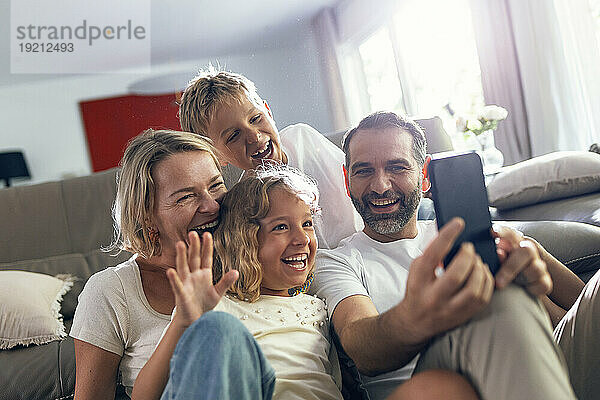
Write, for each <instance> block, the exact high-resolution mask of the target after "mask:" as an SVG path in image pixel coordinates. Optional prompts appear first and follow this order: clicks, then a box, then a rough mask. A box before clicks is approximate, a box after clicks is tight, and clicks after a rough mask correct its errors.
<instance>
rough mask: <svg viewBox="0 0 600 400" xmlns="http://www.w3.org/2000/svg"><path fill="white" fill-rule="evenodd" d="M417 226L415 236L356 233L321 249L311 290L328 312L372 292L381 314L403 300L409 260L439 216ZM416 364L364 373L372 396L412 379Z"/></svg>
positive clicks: (432, 230) (423, 244) (425, 242)
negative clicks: (381, 237)
mask: <svg viewBox="0 0 600 400" xmlns="http://www.w3.org/2000/svg"><path fill="white" fill-rule="evenodd" d="M417 227H418V234H417V236H416V237H415V238H414V239H402V240H397V241H395V242H390V243H381V242H378V241H376V240H373V239H371V238H370V237H368V236H367V235H366V234H365V233H364V232H357V233H355V234H354V235H352V236H351V237H349V238H347V239H344V240H342V242H341V243H340V245H339V247H338V248H336V249H334V250H325V249H319V250H318V251H317V259H316V272H315V279H314V281H313V284H312V286H311V292H314V293H316V295H317V296H319V297H324V298H325V299H326V300H327V305H328V306H329V315H330V317H331V315H332V314H333V312H334V310H335V307H336V306H337V305H338V304H339V303H340V301H342V300H344V299H345V298H347V297H350V296H354V295H364V296H368V297H370V298H371V300H372V301H373V304H374V305H375V307H376V308H377V311H378V312H379V313H380V314H381V313H384V312H385V311H387V310H389V309H390V308H392V307H394V306H395V305H396V304H398V303H399V302H400V301H402V299H403V298H404V294H405V293H406V281H407V278H408V270H409V267H410V264H411V263H412V261H413V260H414V259H415V258H416V257H419V256H420V255H421V254H423V250H425V248H426V247H427V245H428V244H429V242H430V241H431V240H432V239H433V238H434V237H435V235H436V234H437V228H436V225H435V221H418V222H417ZM415 364H416V358H415V359H414V360H412V361H411V362H410V363H409V364H407V365H406V366H404V367H403V368H400V369H398V370H396V371H391V372H388V373H385V374H381V375H378V376H375V377H367V376H363V377H362V378H363V382H364V383H365V387H366V389H367V390H368V391H369V395H370V396H371V399H373V400H377V399H384V398H386V397H387V396H388V395H389V394H390V393H391V392H392V391H393V390H394V388H396V387H397V386H398V385H399V384H401V383H402V382H403V381H404V380H406V379H408V378H410V376H411V374H412V371H413V369H414V367H415Z"/></svg>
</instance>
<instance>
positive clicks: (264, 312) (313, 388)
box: [215, 294, 342, 400]
mask: <svg viewBox="0 0 600 400" xmlns="http://www.w3.org/2000/svg"><path fill="white" fill-rule="evenodd" d="M215 310H217V311H225V312H227V313H229V314H231V315H233V316H235V317H237V318H240V321H241V322H242V323H243V324H244V326H246V328H248V330H249V331H250V333H251V334H252V336H254V338H255V339H256V341H257V342H258V344H259V346H260V348H261V350H262V351H263V353H264V355H265V357H266V358H267V360H269V363H270V364H271V366H272V367H273V369H274V370H275V376H276V380H275V392H274V394H273V399H286V400H287V399H298V400H300V399H303V400H310V399H314V400H327V399H336V400H339V399H341V398H342V395H341V393H340V385H341V383H340V382H341V377H340V373H339V364H338V359H337V353H335V348H334V347H333V346H331V344H330V341H329V323H328V321H327V310H326V308H325V303H324V302H323V301H322V300H320V299H317V298H315V297H313V296H309V295H306V294H299V295H297V296H294V297H281V296H264V295H263V296H261V297H260V298H259V299H258V301H256V302H254V303H247V302H244V301H240V300H238V299H236V298H233V297H227V296H226V297H223V299H221V301H220V302H219V304H218V305H217V307H215ZM334 377H335V379H337V380H334Z"/></svg>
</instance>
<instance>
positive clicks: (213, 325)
mask: <svg viewBox="0 0 600 400" xmlns="http://www.w3.org/2000/svg"><path fill="white" fill-rule="evenodd" d="M318 197H319V194H318V190H317V188H316V185H315V184H314V182H313V181H311V180H310V179H309V178H308V177H306V175H304V174H302V173H300V172H299V171H297V170H295V169H293V168H291V167H286V166H277V167H269V168H267V169H261V170H258V171H255V172H253V174H251V175H250V176H248V177H247V178H246V179H244V180H243V181H241V182H240V183H238V184H236V185H235V186H234V187H233V188H232V190H231V191H229V192H228V193H227V194H225V196H224V197H223V201H222V204H221V223H220V225H219V227H218V228H217V230H216V232H215V248H216V250H217V255H218V258H217V260H215V265H214V267H213V262H212V251H213V248H212V247H213V244H212V238H211V235H210V234H209V233H204V234H203V236H202V243H200V239H199V238H198V235H197V234H196V233H195V232H192V233H190V236H189V243H190V246H189V249H187V251H186V246H185V244H184V243H183V242H180V243H178V244H177V261H176V269H170V270H168V271H167V276H168V278H169V281H170V283H171V286H172V289H173V293H174V294H175V301H176V305H177V307H176V309H175V312H174V315H173V318H172V321H171V324H170V325H169V326H168V328H167V329H166V330H165V333H164V335H163V337H162V339H161V341H160V343H159V345H158V347H157V348H156V350H155V352H154V353H153V355H152V357H151V358H150V360H149V361H148V363H147V364H146V365H145V366H144V368H143V369H142V371H141V372H140V373H139V375H138V378H137V380H136V382H135V385H134V389H133V396H132V398H133V399H137V398H139V399H156V398H159V397H160V396H161V393H162V398H163V399H187V398H190V399H192V398H193V399H196V398H207V399H257V398H261V399H271V398H280V399H315V400H316V399H341V398H342V396H341V393H340V383H339V382H340V379H339V376H340V374H339V365H338V360H337V355H336V354H335V350H334V348H333V346H331V345H330V340H329V324H328V321H327V310H326V305H325V303H324V302H323V301H322V300H320V299H318V298H315V297H312V296H309V295H306V294H304V293H303V291H304V289H306V287H308V285H309V284H310V282H311V280H312V274H311V272H312V269H313V267H314V259H315V252H316V249H317V243H316V237H315V232H314V228H313V217H314V216H315V215H316V214H318ZM231 274H235V275H236V276H237V277H238V279H237V280H236V282H235V283H233V285H231V286H229V287H227V286H225V285H226V283H224V282H230V279H229V278H230V276H231ZM213 282H217V283H216V284H214V285H213ZM213 309H214V310H215V311H210V310H213ZM219 311H225V312H219ZM169 360H170V366H169ZM432 374H433V375H432V377H431V379H432V380H433V381H435V379H436V378H437V377H436V376H435V372H433V373H432ZM275 375H276V376H277V379H275ZM441 377H442V378H446V377H445V376H444V375H442V376H441ZM425 378H426V379H425V380H424V381H423V382H425V383H428V382H431V380H428V379H427V376H426V377H425ZM453 379H458V380H453ZM460 379H461V378H455V377H454V376H451V377H450V378H448V379H445V381H443V382H444V384H443V385H441V386H440V387H448V388H450V389H453V388H455V387H458V388H463V387H467V389H470V388H469V387H468V384H467V383H466V382H462V381H460ZM417 382H418V381H417ZM436 382H437V383H440V382H441V381H440V380H438V381H436ZM403 386H404V385H403ZM407 388H408V386H407ZM417 389H418V393H419V394H420V395H425V394H426V392H427V390H428V389H427V387H426V385H424V384H421V385H419V386H417ZM444 393H445V394H451V393H453V392H452V391H445V392H444ZM462 393H465V392H461V394H462ZM466 393H468V394H470V393H472V390H471V392H466ZM419 397H420V398H424V397H421V396H419ZM450 398H451V396H450ZM456 398H471V397H466V396H465V395H464V394H463V396H462V397H456Z"/></svg>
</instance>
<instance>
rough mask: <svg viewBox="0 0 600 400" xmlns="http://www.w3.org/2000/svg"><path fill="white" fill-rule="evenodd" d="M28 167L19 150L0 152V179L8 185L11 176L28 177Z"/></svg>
mask: <svg viewBox="0 0 600 400" xmlns="http://www.w3.org/2000/svg"><path fill="white" fill-rule="evenodd" d="M29 177H31V175H29V169H28V168H27V163H26V162H25V157H23V153H22V152H20V151H11V152H5V153H0V179H3V180H4V181H5V182H6V186H7V187H8V186H10V179H11V178H29Z"/></svg>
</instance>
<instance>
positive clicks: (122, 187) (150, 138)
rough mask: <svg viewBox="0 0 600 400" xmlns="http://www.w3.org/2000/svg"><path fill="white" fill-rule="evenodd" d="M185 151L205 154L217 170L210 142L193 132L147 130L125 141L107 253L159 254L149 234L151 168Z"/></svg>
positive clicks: (216, 161)
mask: <svg viewBox="0 0 600 400" xmlns="http://www.w3.org/2000/svg"><path fill="white" fill-rule="evenodd" d="M189 151H205V152H206V153H208V154H209V155H210V157H211V158H212V159H213V161H214V162H215V166H216V167H217V168H218V170H219V172H220V171H221V167H220V165H219V162H218V159H217V156H216V155H215V149H214V148H213V146H212V145H211V143H210V141H209V140H208V139H206V138H205V137H202V136H199V135H195V134H193V133H189V132H178V131H171V130H153V129H148V130H146V131H144V132H143V133H141V134H140V135H138V136H136V137H135V138H133V139H132V140H131V141H130V142H129V144H128V145H127V148H126V149H125V154H124V155H123V158H122V159H121V163H120V166H121V170H120V171H119V173H118V174H117V196H116V199H115V203H114V205H113V209H112V215H113V221H114V228H115V234H114V239H113V242H112V244H111V245H110V247H109V248H108V250H127V251H131V252H135V253H139V254H140V255H142V256H143V257H145V258H149V257H152V256H155V255H159V254H160V252H161V249H160V242H159V241H158V240H156V237H153V235H152V234H151V232H150V229H151V228H152V225H151V224H152V212H153V210H154V192H155V183H154V178H153V177H152V169H153V168H154V166H155V165H157V164H158V163H159V162H160V161H162V160H164V159H166V158H167V157H169V156H170V155H173V154H177V153H185V152H189Z"/></svg>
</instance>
